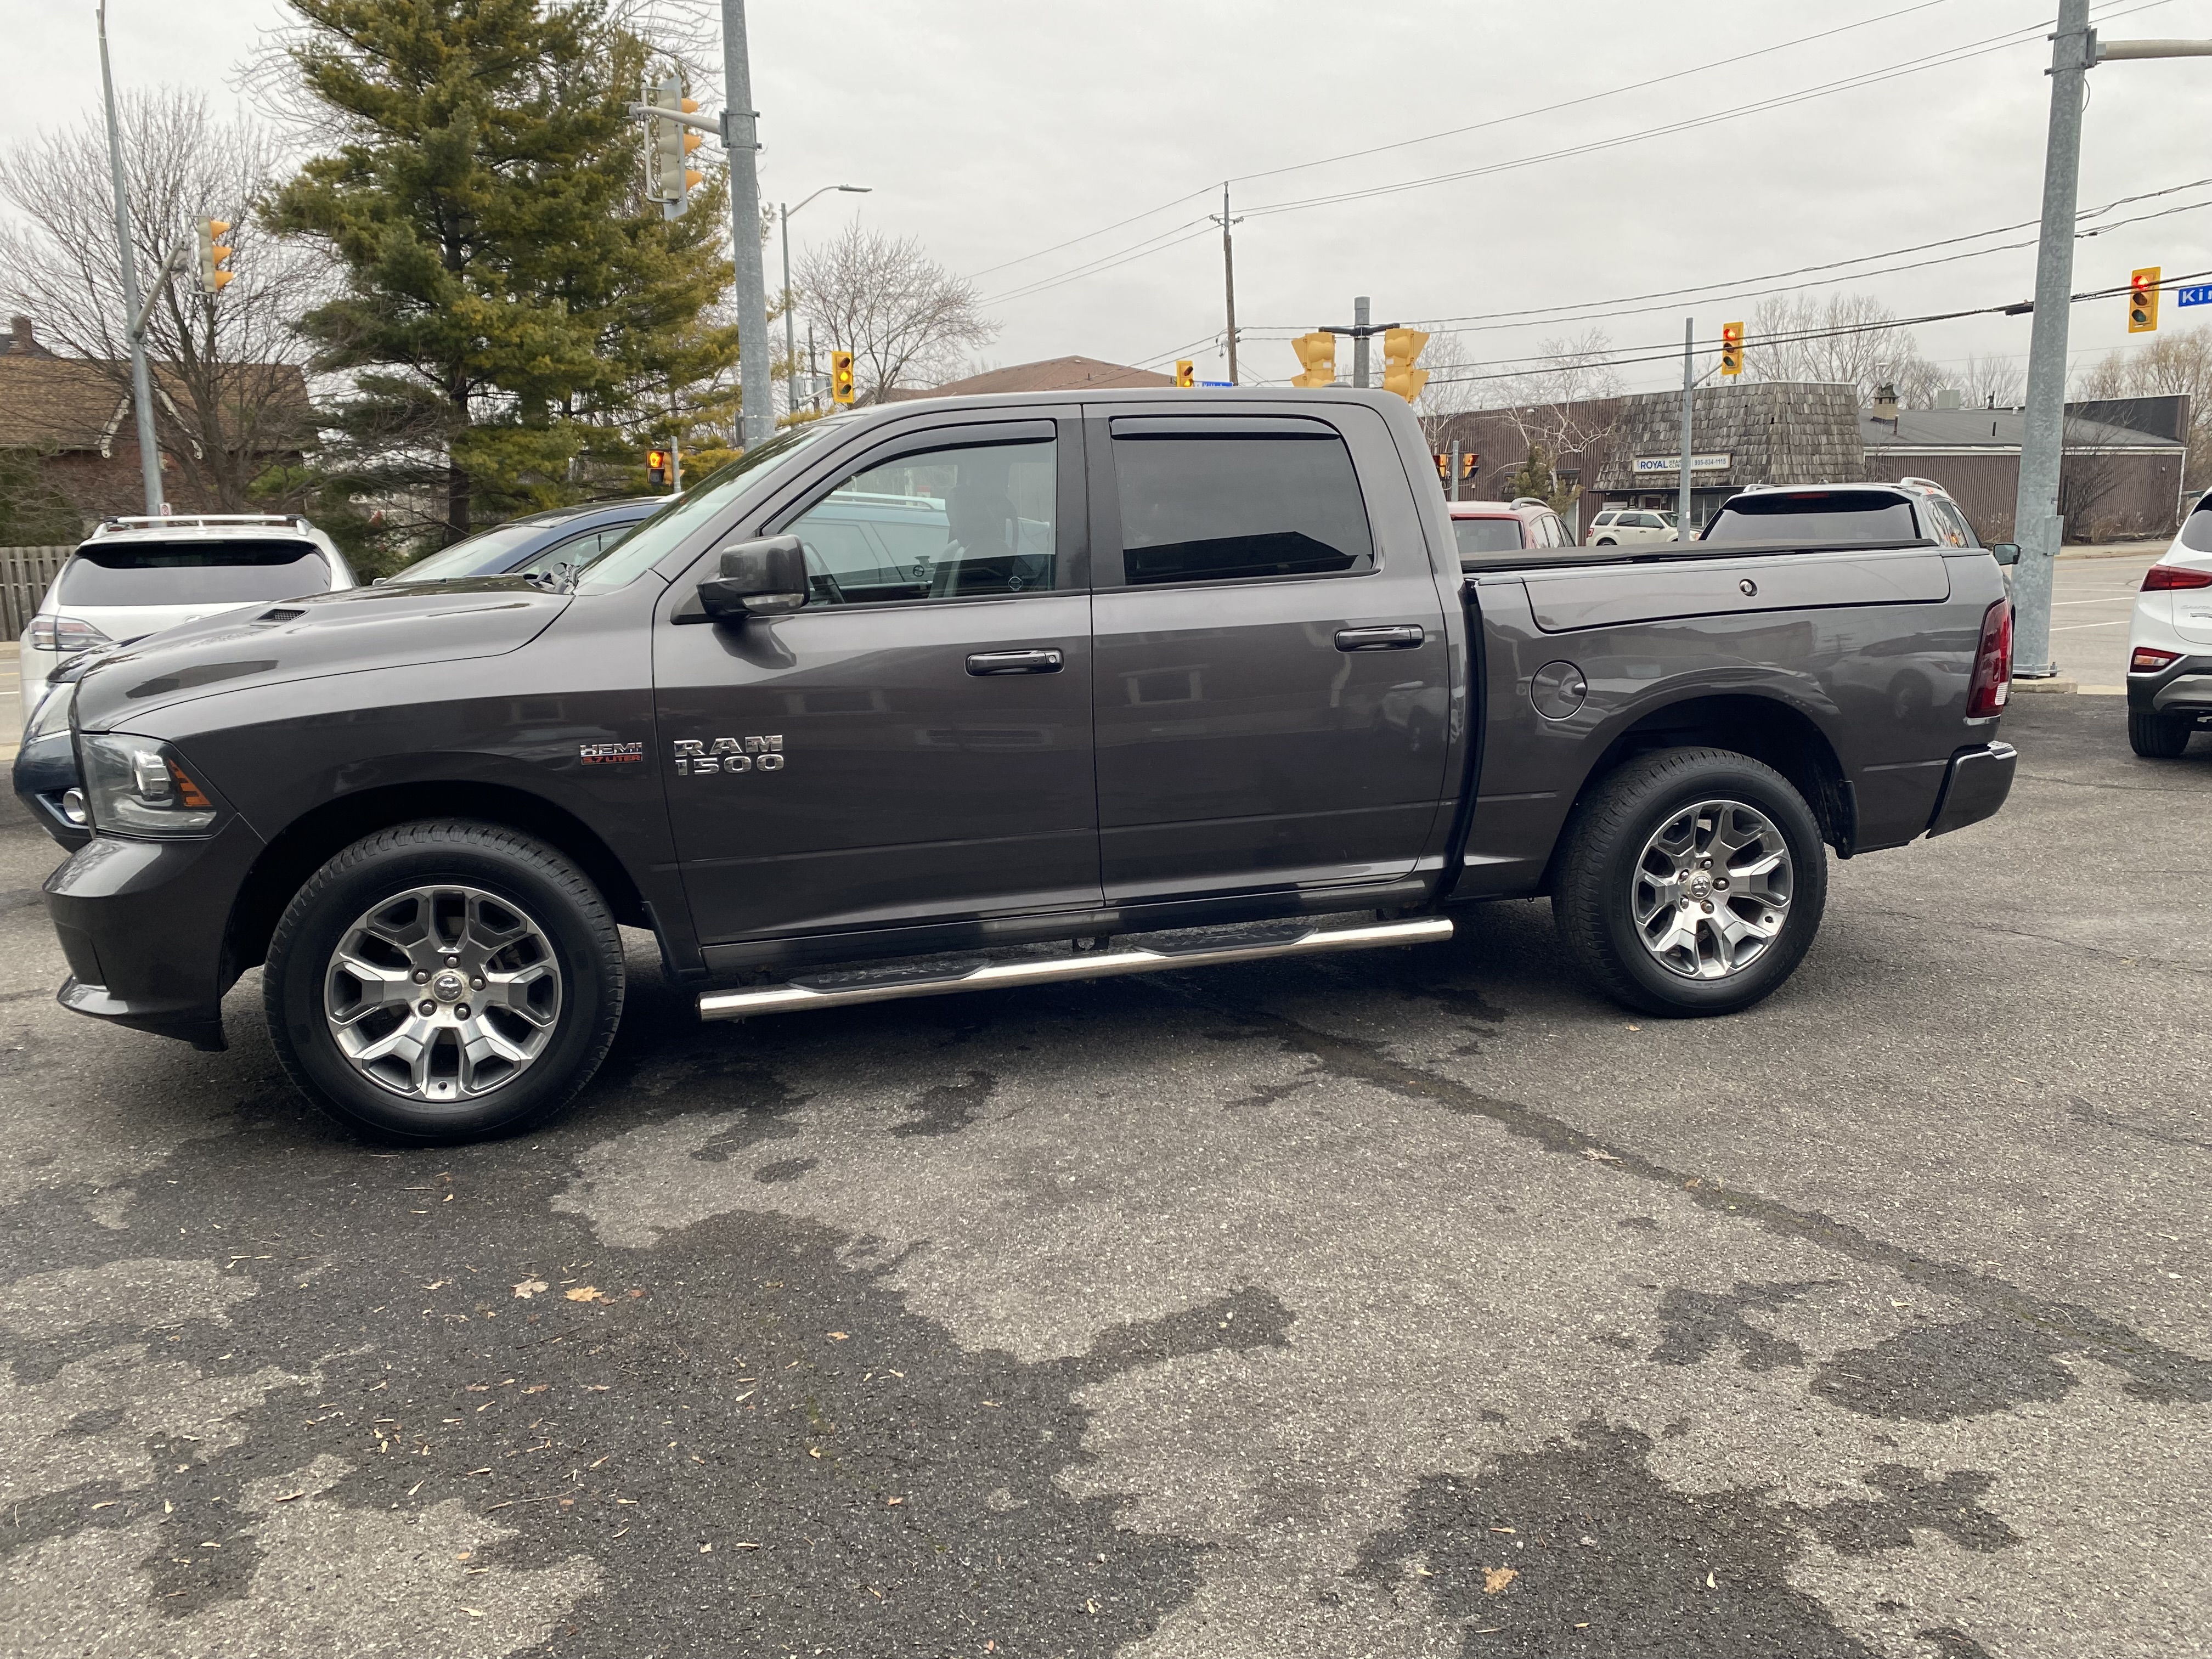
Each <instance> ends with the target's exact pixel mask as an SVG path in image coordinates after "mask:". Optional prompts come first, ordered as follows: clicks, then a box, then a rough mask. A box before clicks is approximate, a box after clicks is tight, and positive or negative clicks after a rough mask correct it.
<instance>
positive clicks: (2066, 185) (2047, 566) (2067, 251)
mask: <svg viewBox="0 0 2212 1659" xmlns="http://www.w3.org/2000/svg"><path fill="white" fill-rule="evenodd" d="M2203 57H2212V40H2112V41H2100V40H2098V39H2097V32H2096V31H2095V30H2094V29H2093V28H2091V27H2089V0H2058V28H2057V33H2054V34H2053V35H2052V36H2051V129H2050V136H2049V137H2048V139H2047V140H2046V141H2045V149H2044V157H2043V229H2042V232H2041V234H2040V235H2039V239H2038V240H2037V243H2036V252H2035V327H2034V331H2033V334H2031V335H2030V336H2029V338H2028V351H2027V420H2026V423H2025V429H2024V430H2023V431H2022V433H2021V447H2020V487H2019V491H2018V493H2017V495H2015V498H2014V503H2013V520H2012V524H2013V531H2012V533H2013V539H2014V540H2015V541H2016V542H2018V543H2019V544H2020V562H2019V564H2018V565H2017V566H2015V568H2014V570H2013V573H2012V602H2013V610H2014V613H2015V619H2014V623H2013V674H2014V676H2015V678H2019V679H2028V680H2033V679H2048V678H2051V676H2052V675H2054V674H2056V673H2057V671H2058V669H2057V665H2056V664H2055V663H2053V662H2052V661H2051V574H2052V562H2053V561H2054V560H2056V559H2057V556H2058V547H2059V541H2060V538H2061V536H2062V534H2063V532H2064V529H2065V525H2064V522H2063V520H2061V519H2060V518H2059V516H2058V485H2059V478H2060V475H2061V473H2062V471H2063V469H2064V466H2065V457H2066V337H2067V325H2068V323H2069V320H2070V319H2069V317H2068V314H2067V313H2068V307H2069V305H2070V304H2071V302H2072V298H2073V289H2074V225H2075V201H2076V197H2077V187H2078V185H2079V181H2080V177H2081V108H2082V106H2083V104H2084V103H2085V102H2086V101H2087V91H2088V73H2089V70H2092V69H2093V68H2094V67H2095V66H2096V65H2097V64H2102V63H2109V62H2112V61H2113V60H2115V59H2122V58H2203Z"/></svg>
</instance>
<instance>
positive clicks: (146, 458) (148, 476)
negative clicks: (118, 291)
mask: <svg viewBox="0 0 2212 1659" xmlns="http://www.w3.org/2000/svg"><path fill="white" fill-rule="evenodd" d="M99 20H100V89H101V91H102V92H103V93H104V94H105V95H106V100H107V166H108V171H109V172H110V173H112V174H113V176H114V180H115V247H116V252H117V253H118V254H119V255H120V256H121V258H122V261H123V327H124V332H125V334H126V335H128V336H129V337H130V342H131V403H132V404H133V405H134V406H135V407H136V409H137V415H138V471H139V474H140V476H141V477H142V478H143V480H144V483H145V486H146V513H147V516H149V518H158V517H159V516H160V515H161V505H162V502H161V445H160V443H159V441H157V440H156V439H155V436H154V377H153V376H152V374H149V372H148V371H147V368H146V337H145V333H144V318H143V315H142V314H141V313H140V310H139V306H138V261H137V255H136V254H135V253H134V252H132V250H131V197H130V192H129V188H128V185H127V184H126V181H125V173H124V170H123V133H122V128H121V126H120V125H119V124H118V122H117V120H116V118H115V79H114V76H112V75H111V74H109V72H108V68H107V0H100V11H99ZM149 309H150V307H149Z"/></svg>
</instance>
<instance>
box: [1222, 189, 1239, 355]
mask: <svg viewBox="0 0 2212 1659" xmlns="http://www.w3.org/2000/svg"><path fill="white" fill-rule="evenodd" d="M1220 217H1221V286H1222V290H1223V292H1224V294H1225V296H1226V297H1227V300H1228V304H1229V384H1230V385H1231V386H1235V385H1236V384H1237V257H1236V254H1235V252H1233V251H1232V250H1231V247H1230V245H1229V227H1230V226H1231V225H1233V224H1235V223H1236V222H1237V221H1235V220H1234V219H1231V217H1230V216H1229V185H1227V183H1226V182H1225V183H1224V184H1223V185H1222V186H1221V215H1220Z"/></svg>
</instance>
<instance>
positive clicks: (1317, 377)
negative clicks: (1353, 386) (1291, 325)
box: [1291, 333, 1336, 386]
mask: <svg viewBox="0 0 2212 1659" xmlns="http://www.w3.org/2000/svg"><path fill="white" fill-rule="evenodd" d="M1291 350H1293V351H1295V352H1297V354H1298V361H1299V362H1302V363H1304V365H1305V371H1306V372H1305V373H1304V374H1294V375H1292V376H1291V385H1292V386H1334V385H1335V384H1336V336H1335V335H1334V334H1328V333H1316V334H1301V335H1299V336H1298V337H1297V339H1295V340H1293V341H1291Z"/></svg>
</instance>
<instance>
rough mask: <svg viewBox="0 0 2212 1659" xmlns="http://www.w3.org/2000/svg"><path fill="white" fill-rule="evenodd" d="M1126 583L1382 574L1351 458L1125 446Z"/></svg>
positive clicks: (1273, 443)
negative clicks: (1371, 572)
mask: <svg viewBox="0 0 2212 1659" xmlns="http://www.w3.org/2000/svg"><path fill="white" fill-rule="evenodd" d="M1114 471H1115V480H1116V483H1117V485H1118V488H1119V494H1120V497H1121V570H1122V580H1125V581H1127V583H1128V584H1129V585H1130V586H1133V587H1144V586H1157V585H1158V584H1161V583H1164V582H1214V581H1231V580H1251V579H1255V578H1260V577H1267V576H1344V575H1357V574H1362V573H1364V572H1366V571H1370V570H1372V569H1373V568H1375V544H1374V541H1373V539H1372V538H1370V536H1369V534H1368V530H1367V507H1366V503H1365V502H1364V501H1362V500H1361V498H1360V494H1359V481H1358V477H1355V476H1354V474H1353V472H1352V455H1351V453H1350V452H1349V451H1348V450H1346V448H1345V447H1344V441H1343V440H1342V439H1341V438H1339V437H1337V436H1336V435H1334V433H1328V434H1325V435H1316V436H1313V437H1307V436H1304V435H1297V436H1291V435H1285V436H1281V437H1277V436H1273V435H1267V436H1257V435H1249V434H1236V435H1226V436H1223V437H1218V438H1215V437H1200V436H1195V435H1188V436H1187V435H1175V436H1163V437H1149V436H1125V435H1121V434H1118V433H1117V434H1116V435H1115V440H1114Z"/></svg>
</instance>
